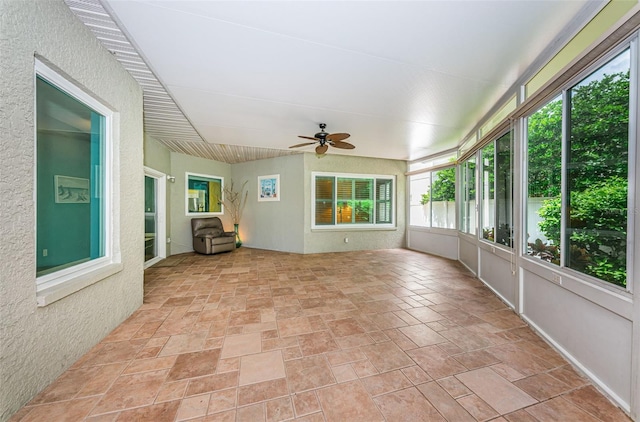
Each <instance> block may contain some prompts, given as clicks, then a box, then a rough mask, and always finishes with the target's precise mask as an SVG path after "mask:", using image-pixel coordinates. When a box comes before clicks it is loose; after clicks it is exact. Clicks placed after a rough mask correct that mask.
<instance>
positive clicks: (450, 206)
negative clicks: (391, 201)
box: [409, 167, 456, 229]
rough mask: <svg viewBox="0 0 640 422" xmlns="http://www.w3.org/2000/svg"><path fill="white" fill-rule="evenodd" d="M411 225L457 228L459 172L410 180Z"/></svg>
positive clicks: (447, 171)
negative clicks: (457, 173)
mask: <svg viewBox="0 0 640 422" xmlns="http://www.w3.org/2000/svg"><path fill="white" fill-rule="evenodd" d="M409 188H410V200H409V207H410V214H409V224H410V225H412V226H421V227H439V228H446V229H454V228H455V220H456V206H455V199H456V168H455V167H449V168H446V169H442V170H438V171H432V172H427V173H420V174H415V175H412V176H410V178H409Z"/></svg>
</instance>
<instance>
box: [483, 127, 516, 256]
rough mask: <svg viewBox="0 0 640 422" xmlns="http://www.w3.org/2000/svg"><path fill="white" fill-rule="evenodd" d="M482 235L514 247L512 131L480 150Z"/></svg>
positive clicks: (492, 240) (491, 240) (484, 237)
mask: <svg viewBox="0 0 640 422" xmlns="http://www.w3.org/2000/svg"><path fill="white" fill-rule="evenodd" d="M481 159H482V238H483V239H486V240H488V241H490V242H495V243H499V244H501V245H505V246H509V247H513V223H512V216H513V187H512V185H513V184H512V180H513V163H512V161H513V160H512V148H511V132H510V131H509V132H507V133H505V134H504V135H502V136H501V137H500V138H498V139H496V140H495V141H494V142H492V143H490V144H489V145H487V146H486V147H484V148H483V149H482V151H481Z"/></svg>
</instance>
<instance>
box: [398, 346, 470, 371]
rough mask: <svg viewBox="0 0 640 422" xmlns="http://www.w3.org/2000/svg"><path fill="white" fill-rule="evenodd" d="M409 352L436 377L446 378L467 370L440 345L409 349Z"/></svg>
mask: <svg viewBox="0 0 640 422" xmlns="http://www.w3.org/2000/svg"><path fill="white" fill-rule="evenodd" d="M407 354H408V355H409V356H410V357H411V359H413V360H414V361H415V362H416V363H417V364H418V365H419V366H420V367H421V368H422V369H424V370H425V371H426V372H427V374H429V375H430V376H431V377H432V378H434V379H440V378H445V377H448V376H451V375H454V374H459V373H461V372H465V371H466V370H467V368H465V367H464V366H463V365H461V364H460V363H459V362H458V361H456V360H455V359H454V358H452V357H451V356H449V355H448V354H447V353H445V352H443V351H442V349H441V348H440V347H438V346H427V347H422V348H420V349H413V350H408V351H407Z"/></svg>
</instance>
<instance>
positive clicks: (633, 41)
mask: <svg viewBox="0 0 640 422" xmlns="http://www.w3.org/2000/svg"><path fill="white" fill-rule="evenodd" d="M639 43H640V40H639V35H638V33H634V35H633V36H632V37H630V38H629V39H628V40H627V41H624V42H621V43H619V44H618V45H617V46H616V47H615V48H613V49H611V51H609V52H608V53H607V54H606V55H604V56H603V57H601V58H600V59H599V60H598V61H597V62H596V63H594V64H592V65H591V66H589V67H588V68H587V69H584V70H583V71H582V72H580V73H579V74H577V75H575V76H574V77H573V78H571V79H570V80H569V81H567V83H566V84H565V85H564V86H563V87H562V89H561V90H560V91H559V92H556V93H555V94H554V95H552V96H549V101H551V100H552V99H553V98H556V97H557V96H558V95H561V96H562V103H563V104H562V113H563V117H562V157H561V161H562V164H561V172H562V173H561V185H562V186H561V194H560V197H561V201H562V204H561V214H560V215H561V222H560V239H562V241H564V240H565V239H566V217H567V216H566V206H567V198H566V196H567V195H566V193H567V186H566V184H567V177H566V174H565V171H566V165H567V163H566V159H567V157H566V155H567V141H566V137H567V134H566V129H567V126H566V122H567V119H568V116H567V114H568V112H569V110H568V108H567V106H566V101H567V93H568V90H569V89H571V88H573V87H574V86H575V85H576V84H578V83H579V82H580V81H582V80H583V79H584V78H586V77H588V76H589V75H591V74H592V73H594V72H595V71H597V70H598V69H599V68H600V67H602V66H604V65H606V64H607V63H609V62H610V61H611V60H612V59H613V58H614V57H616V56H617V55H618V54H620V53H622V52H623V51H624V50H626V49H629V51H630V62H629V65H630V78H629V84H630V85H629V101H630V103H629V139H628V154H629V155H628V157H629V163H628V174H627V181H628V183H629V184H628V190H627V210H628V211H627V259H626V264H627V268H626V270H627V286H626V287H622V286H618V285H616V284H613V283H610V282H608V281H605V280H601V279H599V278H597V277H595V276H592V275H589V274H586V273H583V272H580V271H577V270H575V269H572V268H570V267H566V266H565V259H566V256H564V255H565V254H564V250H563V251H562V252H563V253H562V254H561V256H560V264H559V265H556V264H552V263H548V262H544V261H541V260H539V259H536V258H534V257H532V256H530V255H528V254H527V248H526V242H527V238H526V237H524V236H523V237H522V239H521V242H522V243H523V245H522V252H521V254H520V256H521V257H522V258H523V260H524V262H530V263H531V264H532V265H531V268H535V267H541V268H545V269H548V270H550V271H551V273H552V274H553V278H554V281H555V282H558V283H560V284H562V283H561V281H559V280H563V277H564V279H565V280H572V281H577V283H582V284H588V285H589V286H591V287H593V288H595V289H596V291H602V292H608V293H611V294H618V295H621V297H622V298H629V297H631V295H632V294H633V293H634V290H635V291H637V290H638V287H637V284H636V286H634V282H635V280H634V278H633V276H634V274H635V267H636V265H635V263H634V259H633V257H634V256H635V248H636V247H637V246H636V245H635V242H633V241H630V237H633V233H634V230H635V225H636V219H635V216H636V213H635V212H634V211H633V210H634V209H635V207H634V206H633V204H635V201H636V190H635V186H636V183H635V179H636V174H637V172H636V160H637V157H636V155H637V154H638V148H637V146H636V143H637V141H638V136H639V134H638V130H637V121H635V120H634V117H636V116H638V107H639V106H638V101H637V99H636V95H637V93H638V87H637V85H636V84H637V82H636V81H637V79H638V69H639V68H640V51H639V49H640V48H639V47H640V46H639V45H638V44H639ZM546 104H548V102H546V103H544V104H543V105H542V106H541V107H544V106H545V105H546ZM539 109H540V108H537V109H536V110H534V111H532V112H531V113H529V114H527V115H526V116H524V117H523V118H522V120H523V122H524V123H523V124H524V125H525V127H527V124H528V118H529V117H530V116H531V115H532V114H533V113H535V112H537V110H539ZM527 136H528V135H527V134H525V138H524V145H525V148H526V149H527V153H528V142H527ZM527 164H528V157H527V159H526V161H525V167H524V170H523V172H524V173H523V174H524V177H523V178H522V186H523V192H525V196H524V198H525V204H526V200H527V196H526V195H528V187H527V171H528V166H527ZM522 218H523V221H522V223H521V224H522V225H523V227H526V224H527V215H526V213H525V214H524V215H523V217H522ZM563 247H564V246H562V248H563ZM634 287H635V289H634ZM570 290H571V289H570ZM592 300H593V299H592ZM594 301H595V302H596V303H601V302H599V301H597V300H594Z"/></svg>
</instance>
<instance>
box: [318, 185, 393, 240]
mask: <svg viewBox="0 0 640 422" xmlns="http://www.w3.org/2000/svg"><path fill="white" fill-rule="evenodd" d="M313 183H314V189H313V192H314V198H313V205H314V212H313V218H314V223H313V225H314V227H322V228H327V227H335V226H354V227H355V226H358V227H372V226H391V225H393V224H394V215H393V210H394V203H395V202H394V201H395V194H394V185H395V179H394V177H393V176H368V175H362V176H361V175H348V174H344V175H343V174H341V175H333V174H326V173H325V174H314V175H313Z"/></svg>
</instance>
